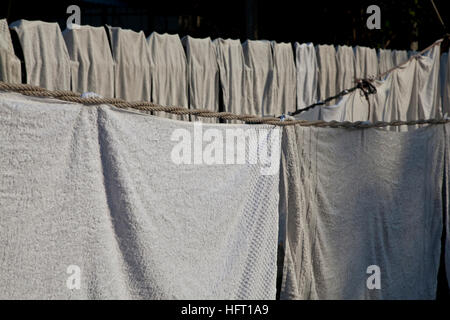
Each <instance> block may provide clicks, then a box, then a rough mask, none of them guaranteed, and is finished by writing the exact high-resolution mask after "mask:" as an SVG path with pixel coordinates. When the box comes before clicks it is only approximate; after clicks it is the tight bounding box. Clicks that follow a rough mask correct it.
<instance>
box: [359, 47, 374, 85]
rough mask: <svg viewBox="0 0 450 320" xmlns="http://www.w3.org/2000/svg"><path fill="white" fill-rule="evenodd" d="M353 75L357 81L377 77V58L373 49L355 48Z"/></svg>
mask: <svg viewBox="0 0 450 320" xmlns="http://www.w3.org/2000/svg"><path fill="white" fill-rule="evenodd" d="M354 51H355V75H356V78H357V79H367V78H371V77H375V76H376V75H378V57H377V52H376V50H375V49H372V48H367V47H360V46H356V47H355V48H354Z"/></svg>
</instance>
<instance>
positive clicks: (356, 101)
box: [319, 90, 370, 122]
mask: <svg viewBox="0 0 450 320" xmlns="http://www.w3.org/2000/svg"><path fill="white" fill-rule="evenodd" d="M319 120H324V121H351V122H355V121H369V120H370V118H369V105H368V103H367V99H366V97H365V96H364V94H363V93H362V92H361V91H359V90H356V91H353V92H351V93H349V94H348V95H345V96H344V97H342V99H341V100H339V101H338V102H337V104H335V105H332V106H323V107H321V108H320V117H319Z"/></svg>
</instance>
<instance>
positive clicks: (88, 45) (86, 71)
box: [63, 26, 114, 98]
mask: <svg viewBox="0 0 450 320" xmlns="http://www.w3.org/2000/svg"><path fill="white" fill-rule="evenodd" d="M63 37H64V41H65V42H66V46H67V50H68V52H69V56H70V59H71V60H72V61H76V62H77V63H78V69H77V70H75V71H73V72H72V90H74V91H76V92H88V91H89V92H95V93H97V94H99V95H101V96H103V97H108V98H113V97H114V61H113V58H112V54H111V49H110V46H109V43H108V37H107V34H106V31H105V28H103V27H91V26H76V27H75V28H73V29H66V30H64V32H63Z"/></svg>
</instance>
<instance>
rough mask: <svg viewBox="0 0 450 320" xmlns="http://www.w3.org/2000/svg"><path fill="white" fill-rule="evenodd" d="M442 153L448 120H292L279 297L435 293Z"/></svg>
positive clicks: (286, 149)
mask: <svg viewBox="0 0 450 320" xmlns="http://www.w3.org/2000/svg"><path fill="white" fill-rule="evenodd" d="M443 153H444V130H443V127H442V126H440V125H437V126H428V127H424V128H419V129H417V130H413V131H409V132H401V133H398V132H390V131H385V130H378V129H375V128H372V129H364V130H349V129H333V128H314V127H301V126H288V127H286V128H285V132H284V134H283V148H282V166H281V170H282V171H281V172H282V173H283V174H284V177H283V178H282V181H280V184H282V185H284V186H285V190H286V191H285V192H286V193H287V196H286V195H280V201H285V202H287V203H284V204H282V203H280V206H284V207H285V208H286V210H287V222H286V228H287V238H286V250H285V252H286V253H285V259H284V270H283V281H282V287H281V299H434V298H435V295H436V287H437V274H438V269H439V259H440V252H441V250H440V249H441V248H440V247H441V234H442V228H443V225H442V210H443V208H442V206H443V205H442V179H443V166H444V164H443V159H444V156H443ZM378 285H379V286H378ZM377 288H380V289H377Z"/></svg>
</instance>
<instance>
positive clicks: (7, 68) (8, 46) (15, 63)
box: [0, 19, 22, 83]
mask: <svg viewBox="0 0 450 320" xmlns="http://www.w3.org/2000/svg"><path fill="white" fill-rule="evenodd" d="M0 81H5V82H10V83H21V82H22V73H21V66H20V60H19V59H18V58H17V57H16V55H15V54H14V48H13V44H12V41H11V34H10V33H9V28H8V23H7V22H6V19H0Z"/></svg>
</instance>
